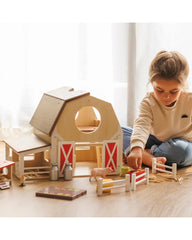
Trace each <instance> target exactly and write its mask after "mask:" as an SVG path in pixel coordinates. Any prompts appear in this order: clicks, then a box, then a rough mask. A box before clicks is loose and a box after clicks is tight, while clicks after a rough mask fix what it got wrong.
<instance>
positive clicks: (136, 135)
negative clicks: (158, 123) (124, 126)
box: [131, 96, 153, 149]
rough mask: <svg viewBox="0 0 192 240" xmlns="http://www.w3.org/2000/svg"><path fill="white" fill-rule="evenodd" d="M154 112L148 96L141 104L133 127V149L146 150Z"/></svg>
mask: <svg viewBox="0 0 192 240" xmlns="http://www.w3.org/2000/svg"><path fill="white" fill-rule="evenodd" d="M152 119H153V117H152V110H151V104H150V99H149V96H146V97H145V98H144V99H143V100H142V102H141V103H140V111H139V116H138V118H137V119H136V120H135V122H134V125H133V133H132V136H131V149H132V148H133V147H141V148H142V149H144V148H145V144H146V142H147V139H148V137H149V134H150V132H151V128H152Z"/></svg>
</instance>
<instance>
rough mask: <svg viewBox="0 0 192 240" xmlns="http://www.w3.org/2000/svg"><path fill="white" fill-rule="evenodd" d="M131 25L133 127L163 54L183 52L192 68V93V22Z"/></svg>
mask: <svg viewBox="0 0 192 240" xmlns="http://www.w3.org/2000/svg"><path fill="white" fill-rule="evenodd" d="M130 25H131V27H130V41H129V43H130V45H131V46H130V45H129V46H130V47H129V56H130V60H129V68H130V69H129V75H128V95H127V98H128V111H127V114H128V117H127V119H128V120H127V125H132V124H133V122H134V119H135V118H136V116H137V114H138V107H139V103H140V101H141V100H142V98H143V97H144V96H145V94H146V92H147V91H150V90H151V88H150V85H148V86H147V83H148V70H149V66H150V63H151V61H152V59H153V58H154V57H155V55H156V54H157V53H158V52H159V51H161V50H167V51H179V52H180V53H181V54H183V55H184V56H185V57H186V58H187V60H188V63H189V67H190V69H191V71H190V74H189V78H188V86H189V90H192V23H132V24H130ZM132 103H133V104H132Z"/></svg>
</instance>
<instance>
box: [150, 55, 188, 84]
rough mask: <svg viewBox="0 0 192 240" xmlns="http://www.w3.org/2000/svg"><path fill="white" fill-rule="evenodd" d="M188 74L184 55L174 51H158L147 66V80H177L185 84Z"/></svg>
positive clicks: (151, 81)
mask: <svg viewBox="0 0 192 240" xmlns="http://www.w3.org/2000/svg"><path fill="white" fill-rule="evenodd" d="M188 74H189V65H188V63H187V60H186V59H185V57H184V56H183V55H182V54H180V53H178V52H176V51H160V52H159V53H157V55H156V56H155V58H154V59H153V61H152V63H151V65H150V68H149V82H150V83H153V81H155V80H157V79H158V78H163V79H165V80H173V79H175V80H177V81H178V82H179V83H180V84H182V85H183V86H185V83H186V79H187V77H188Z"/></svg>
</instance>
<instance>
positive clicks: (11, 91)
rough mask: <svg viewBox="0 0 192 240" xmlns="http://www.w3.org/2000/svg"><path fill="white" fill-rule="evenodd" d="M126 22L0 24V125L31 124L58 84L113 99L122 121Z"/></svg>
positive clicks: (124, 97)
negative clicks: (42, 100) (41, 102)
mask: <svg viewBox="0 0 192 240" xmlns="http://www.w3.org/2000/svg"><path fill="white" fill-rule="evenodd" d="M128 25H129V24H128V23H122V24H115V23H113V24H112V23H89V24H88V23H60V24H59V23H52V24H51V23H40V24H38V23H31V24H30V23H24V24H19V23H17V24H16V23H15V24H14V23H7V24H0V82H1V87H0V127H1V128H15V127H22V128H27V127H29V121H30V119H31V117H32V115H33V112H34V111H35V108H36V107H37V104H38V102H39V100H40V98H41V96H42V94H43V93H44V92H46V91H49V90H52V89H55V88H59V87H62V86H71V87H74V88H75V89H76V90H78V89H82V90H87V91H90V93H91V95H92V96H95V97H98V98H101V99H103V100H105V101H108V102H111V103H112V105H113V107H114V109H115V111H116V113H117V115H118V118H119V121H120V122H122V123H124V124H125V123H126V114H127V113H126V104H127V94H126V93H127V92H126V89H127V72H128V71H127V68H128V64H127V59H128V46H127V43H128Z"/></svg>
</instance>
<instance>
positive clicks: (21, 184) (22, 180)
mask: <svg viewBox="0 0 192 240" xmlns="http://www.w3.org/2000/svg"><path fill="white" fill-rule="evenodd" d="M19 187H25V175H22V176H21V178H20V185H19Z"/></svg>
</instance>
